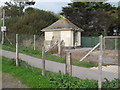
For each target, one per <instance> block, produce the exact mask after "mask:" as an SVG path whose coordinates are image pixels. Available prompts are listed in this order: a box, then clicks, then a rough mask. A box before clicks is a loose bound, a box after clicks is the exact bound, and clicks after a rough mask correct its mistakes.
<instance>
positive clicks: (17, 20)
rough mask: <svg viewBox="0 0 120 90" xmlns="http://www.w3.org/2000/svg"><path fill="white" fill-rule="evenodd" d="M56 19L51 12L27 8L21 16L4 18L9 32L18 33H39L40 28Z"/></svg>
mask: <svg viewBox="0 0 120 90" xmlns="http://www.w3.org/2000/svg"><path fill="white" fill-rule="evenodd" d="M56 20H58V17H56V16H55V15H54V14H53V13H51V12H47V11H43V10H39V9H34V8H27V9H26V10H25V12H24V14H23V15H22V16H19V17H12V18H9V19H7V20H6V24H7V27H8V31H9V32H14V33H19V34H21V33H22V34H23V33H24V34H41V33H42V32H41V29H43V28H45V27H47V26H49V25H50V24H52V23H53V22H55V21H56Z"/></svg>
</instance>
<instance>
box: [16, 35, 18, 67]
mask: <svg viewBox="0 0 120 90" xmlns="http://www.w3.org/2000/svg"><path fill="white" fill-rule="evenodd" d="M16 66H19V52H18V34H16Z"/></svg>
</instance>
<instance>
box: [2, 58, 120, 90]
mask: <svg viewBox="0 0 120 90" xmlns="http://www.w3.org/2000/svg"><path fill="white" fill-rule="evenodd" d="M2 69H3V72H4V73H9V74H11V75H12V76H14V77H16V78H18V79H19V80H20V81H21V82H22V83H23V84H25V85H27V86H28V87H29V88H67V89H68V88H81V89H83V88H84V89H86V90H87V89H88V90H89V89H90V88H91V89H97V87H98V83H97V81H96V80H88V79H85V80H81V79H79V78H76V77H71V76H68V75H66V74H61V73H53V72H49V71H46V76H42V75H41V69H38V68H35V67H31V66H29V65H28V64H27V63H26V62H24V61H20V66H19V67H16V66H15V60H14V59H12V60H11V59H8V58H5V57H2ZM118 82H120V80H118V79H115V80H112V81H109V80H107V79H105V81H104V82H103V83H102V88H104V89H107V90H113V88H114V89H117V88H118V87H120V86H118Z"/></svg>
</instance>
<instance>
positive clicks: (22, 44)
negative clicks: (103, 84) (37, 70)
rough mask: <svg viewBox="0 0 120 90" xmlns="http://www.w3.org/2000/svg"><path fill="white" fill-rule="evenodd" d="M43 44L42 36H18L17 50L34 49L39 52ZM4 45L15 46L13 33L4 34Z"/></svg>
mask: <svg viewBox="0 0 120 90" xmlns="http://www.w3.org/2000/svg"><path fill="white" fill-rule="evenodd" d="M43 44H44V36H43V35H27V34H18V45H19V48H29V49H34V48H35V50H41V49H42V45H43ZM5 45H13V46H15V45H16V34H15V33H6V36H5Z"/></svg>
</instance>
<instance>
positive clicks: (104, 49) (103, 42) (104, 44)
mask: <svg viewBox="0 0 120 90" xmlns="http://www.w3.org/2000/svg"><path fill="white" fill-rule="evenodd" d="M105 40H106V39H105V36H104V39H103V45H104V50H105V49H106V46H105Z"/></svg>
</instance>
